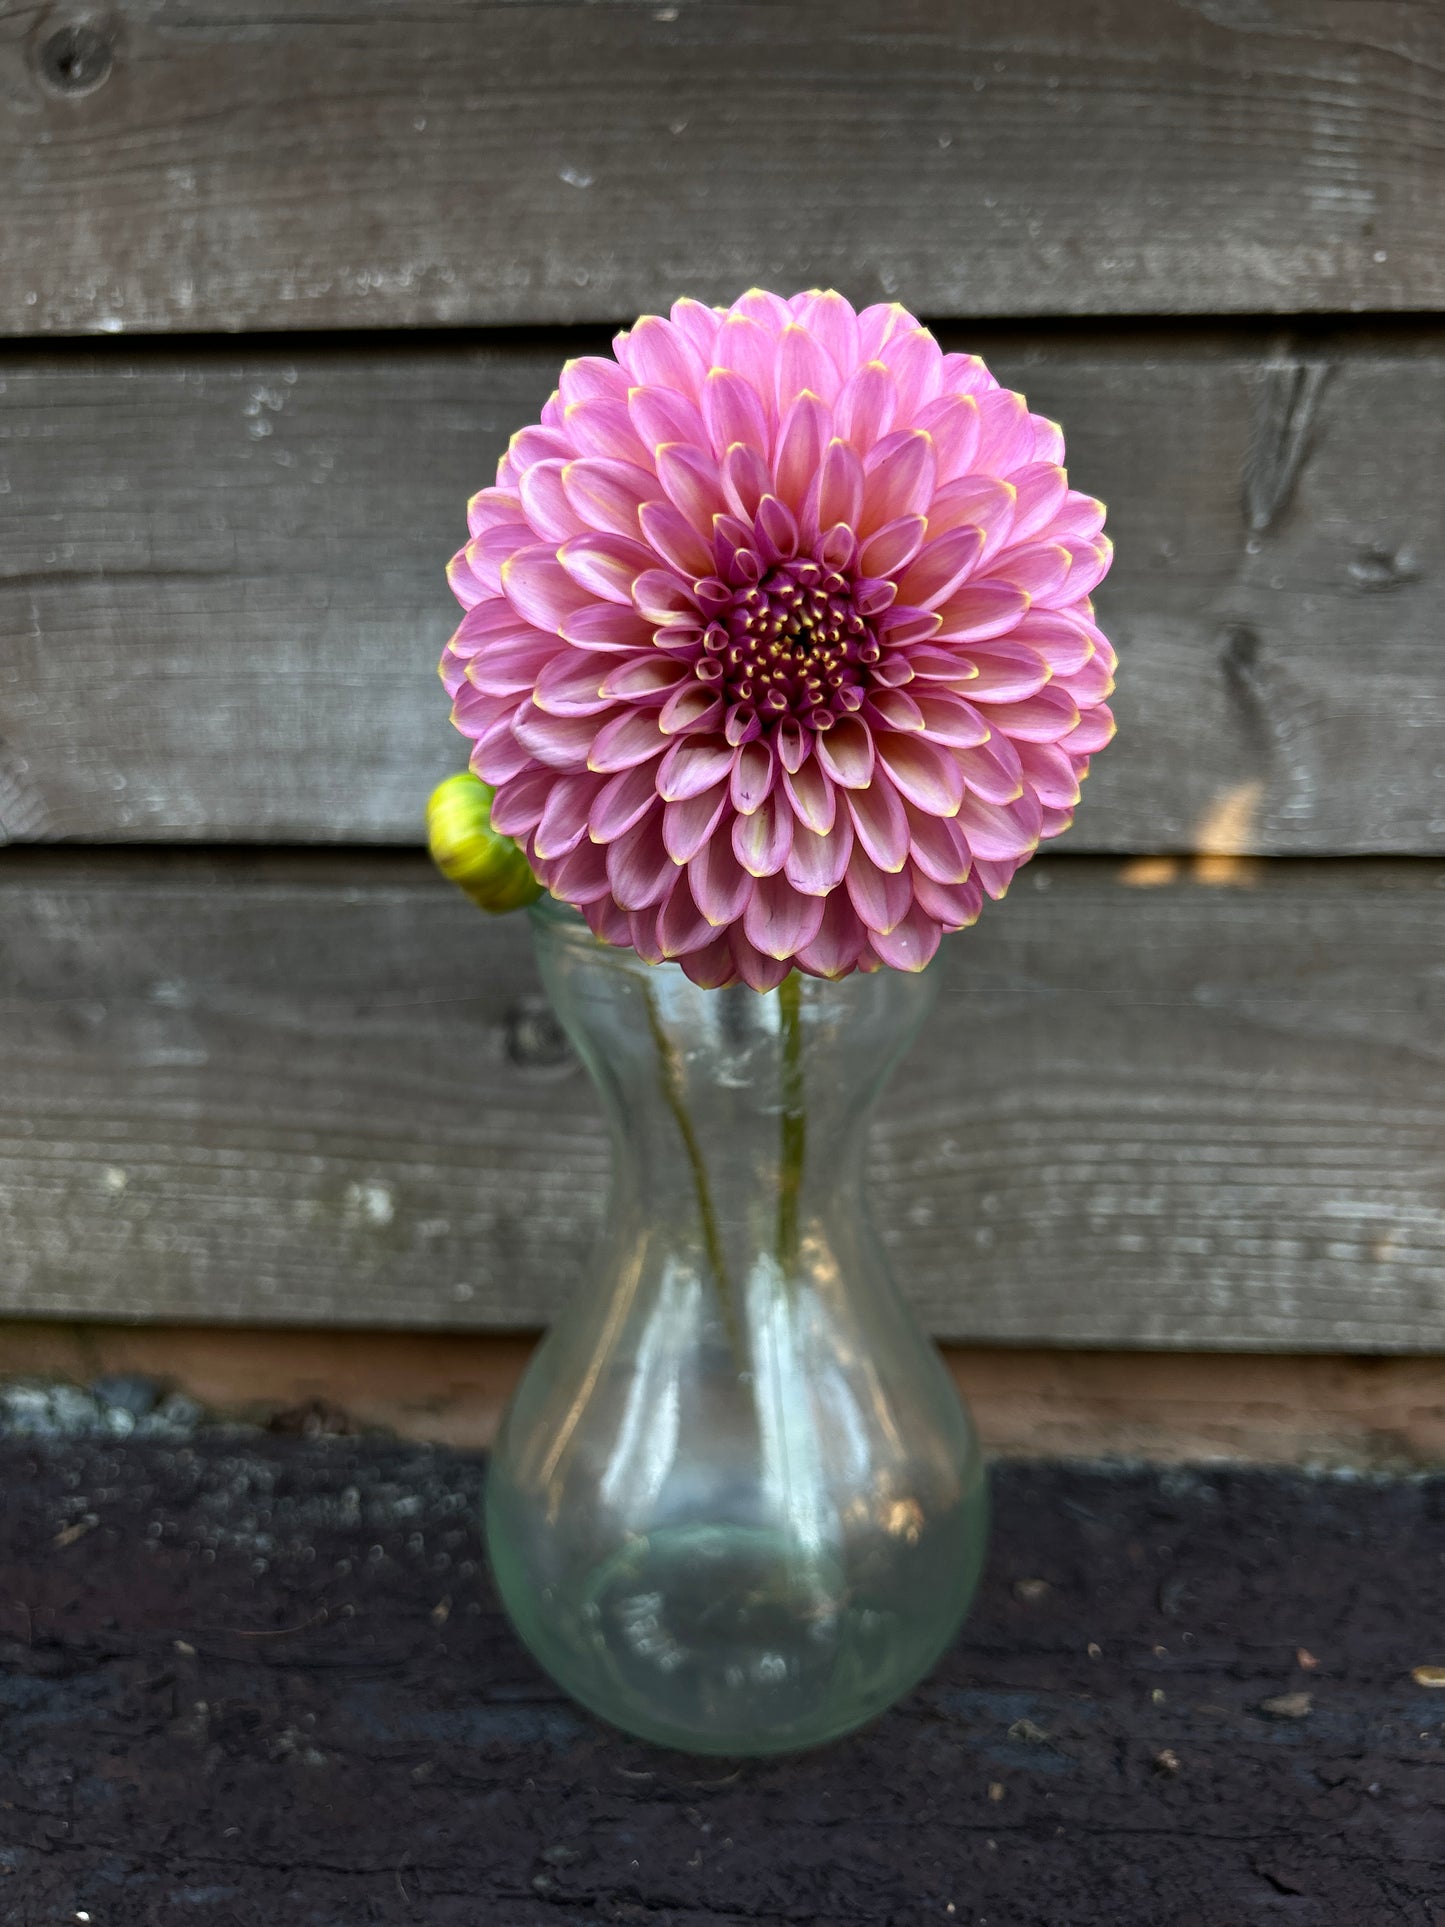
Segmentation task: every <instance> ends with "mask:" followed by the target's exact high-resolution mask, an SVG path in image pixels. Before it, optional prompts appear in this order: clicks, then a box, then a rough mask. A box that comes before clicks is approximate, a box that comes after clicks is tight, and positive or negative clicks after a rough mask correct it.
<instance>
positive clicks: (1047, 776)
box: [1016, 742, 1079, 810]
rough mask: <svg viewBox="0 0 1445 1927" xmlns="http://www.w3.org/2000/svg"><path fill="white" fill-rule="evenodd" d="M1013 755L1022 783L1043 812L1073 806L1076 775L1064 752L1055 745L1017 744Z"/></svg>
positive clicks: (1076, 794)
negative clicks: (1019, 770)
mask: <svg viewBox="0 0 1445 1927" xmlns="http://www.w3.org/2000/svg"><path fill="white" fill-rule="evenodd" d="M1016 753H1017V755H1018V759H1019V762H1020V763H1021V764H1022V765H1023V773H1024V779H1025V781H1026V782H1027V783H1028V785H1029V788H1030V789H1031V790H1032V791H1033V792H1034V794H1035V796H1037V797H1038V799H1039V801H1040V803H1042V804H1043V805H1044V807H1045V809H1057V810H1071V809H1072V808H1073V807H1074V805H1075V803H1077V802H1078V800H1079V774H1078V771H1077V769H1076V768H1075V766H1074V761H1073V758H1072V757H1071V756H1070V755H1069V753H1068V751H1067V750H1064V749H1060V748H1059V746H1058V744H1057V743H1035V742H1021V743H1019V744H1018V746H1017V752H1016Z"/></svg>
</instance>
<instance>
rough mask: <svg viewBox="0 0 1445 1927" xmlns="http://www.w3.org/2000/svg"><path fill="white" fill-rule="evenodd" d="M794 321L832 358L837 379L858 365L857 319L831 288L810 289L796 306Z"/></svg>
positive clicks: (851, 307)
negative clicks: (795, 319) (800, 324)
mask: <svg viewBox="0 0 1445 1927" xmlns="http://www.w3.org/2000/svg"><path fill="white" fill-rule="evenodd" d="M795 312H796V314H797V317H798V320H799V321H800V322H801V323H802V325H803V326H804V327H805V328H806V329H807V330H808V332H809V334H811V335H812V337H813V339H814V340H815V341H817V342H820V343H821V344H822V346H823V347H824V348H826V349H827V351H828V353H829V354H830V355H831V356H832V358H833V366H834V367H835V368H836V369H837V370H838V373H839V375H840V377H841V376H843V375H847V374H848V373H849V372H850V371H851V370H852V369H854V368H856V367H857V365H858V317H857V315H856V314H855V313H854V312H853V304H852V303H851V302H850V301H847V300H845V299H844V297H843V296H842V295H841V294H839V293H838V292H837V291H836V290H835V289H833V288H814V289H813V290H811V292H810V293H808V294H807V295H805V296H804V298H803V299H802V300H801V301H800V302H799V303H798V304H797V307H796V309H795Z"/></svg>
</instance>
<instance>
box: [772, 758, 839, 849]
mask: <svg viewBox="0 0 1445 1927" xmlns="http://www.w3.org/2000/svg"><path fill="white" fill-rule="evenodd" d="M783 793H784V795H785V796H786V797H787V799H788V803H789V805H790V806H791V808H792V812H793V814H794V816H796V817H797V819H798V821H799V823H802V824H806V825H807V827H808V828H809V829H810V830H812V831H813V832H814V833H815V834H816V835H818V836H826V835H827V834H828V832H829V830H831V829H832V827H833V823H834V819H835V818H836V816H837V813H838V793H837V791H836V790H835V789H834V788H833V785H832V783H831V782H830V781H829V780H828V777H827V774H826V772H825V771H824V769H823V767H822V765H821V763H820V761H819V759H818V758H817V757H814V758H812V759H811V760H810V761H809V762H806V763H803V764H801V765H800V766H799V767H798V768H797V769H795V770H789V769H788V768H787V767H786V765H785V766H784V770H783Z"/></svg>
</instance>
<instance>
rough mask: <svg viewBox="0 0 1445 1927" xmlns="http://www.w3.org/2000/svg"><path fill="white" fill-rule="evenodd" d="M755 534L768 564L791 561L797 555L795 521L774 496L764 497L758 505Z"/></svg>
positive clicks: (789, 510)
mask: <svg viewBox="0 0 1445 1927" xmlns="http://www.w3.org/2000/svg"><path fill="white" fill-rule="evenodd" d="M756 534H757V539H758V544H759V546H760V549H761V552H762V557H763V560H764V561H765V562H767V563H769V564H772V563H776V562H788V561H791V560H792V558H793V557H794V556H795V555H796V554H797V553H798V523H797V519H796V517H795V516H794V514H793V511H792V510H791V509H790V508H789V507H788V505H787V503H786V502H780V501H779V500H778V498H777V496H776V495H765V496H764V497H763V499H762V501H761V502H759V503H758V513H757V529H756Z"/></svg>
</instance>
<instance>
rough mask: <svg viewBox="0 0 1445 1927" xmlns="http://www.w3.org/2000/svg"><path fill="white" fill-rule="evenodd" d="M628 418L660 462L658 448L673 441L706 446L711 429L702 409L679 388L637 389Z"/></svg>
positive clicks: (629, 397)
mask: <svg viewBox="0 0 1445 1927" xmlns="http://www.w3.org/2000/svg"><path fill="white" fill-rule="evenodd" d="M627 417H628V420H629V421H630V422H631V423H632V428H633V432H634V434H635V435H636V436H637V439H638V440H639V441H640V442H641V444H642V446H643V448H644V449H646V450H647V451H648V453H649V454H650V455H651V456H652V458H653V461H654V463H655V462H656V456H657V450H658V449H659V448H665V447H666V446H667V444H668V443H669V442H679V443H681V444H682V446H683V447H684V448H706V447H707V429H706V428H705V427H704V425H703V419H702V410H701V409H700V408H699V407H698V405H697V403H696V402H695V401H693V400H691V399H690V398H689V397H688V396H687V395H683V394H679V393H678V391H677V390H676V389H675V388H633V389H630V390H629V391H628V395H627Z"/></svg>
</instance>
